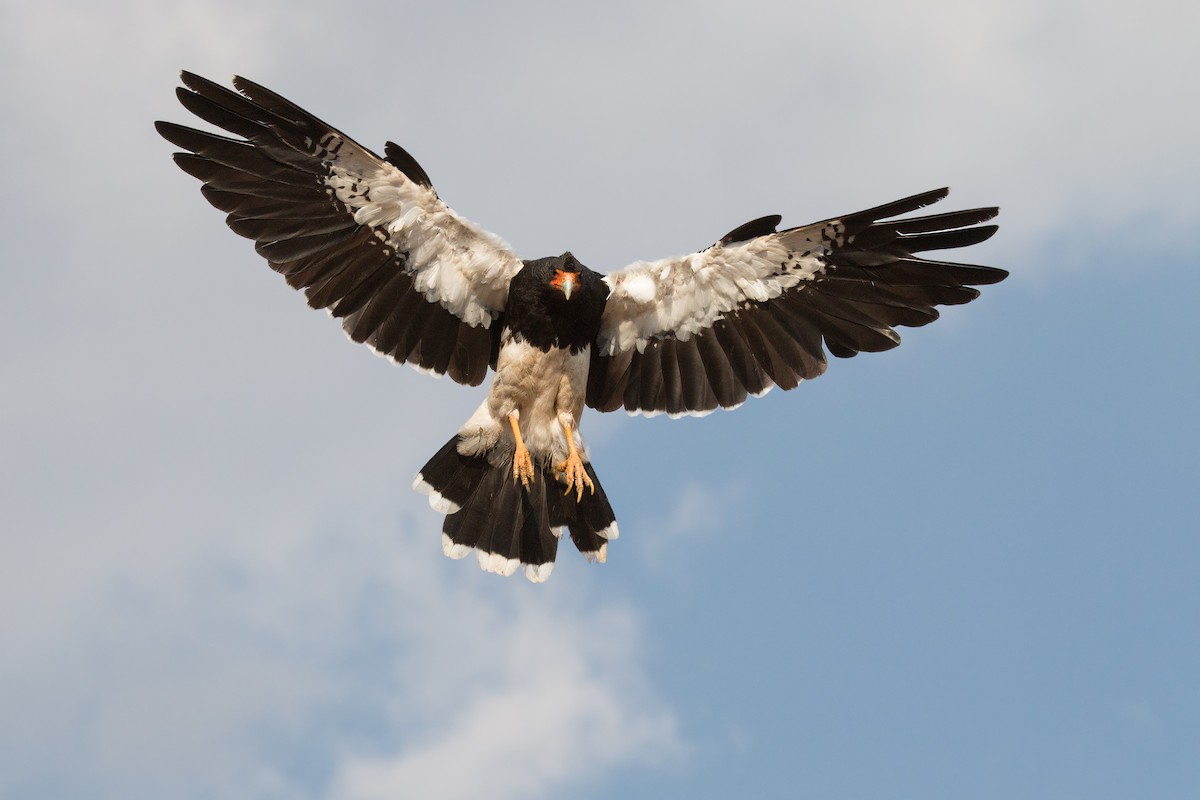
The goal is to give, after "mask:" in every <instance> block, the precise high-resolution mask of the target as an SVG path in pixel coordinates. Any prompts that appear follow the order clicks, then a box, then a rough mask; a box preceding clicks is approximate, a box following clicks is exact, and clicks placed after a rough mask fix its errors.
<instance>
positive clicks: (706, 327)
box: [587, 189, 1008, 416]
mask: <svg viewBox="0 0 1200 800" xmlns="http://www.w3.org/2000/svg"><path fill="white" fill-rule="evenodd" d="M948 193H949V190H948V189H939V190H936V191H932V192H926V193H924V194H919V195H915V196H913V197H909V198H905V199H904V200H897V201H896V202H894V203H888V204H887V205H883V206H879V207H877V208H872V209H868V210H867V211H860V212H859V213H857V214H849V215H846V216H843V217H839V218H836V219H830V220H826V221H825V222H818V223H815V224H812V225H805V226H803V227H799V228H789V229H787V230H783V231H778V232H777V231H776V230H775V226H776V225H778V223H779V219H780V218H779V217H777V216H773V217H763V218H762V219H757V220H754V221H752V222H748V223H746V224H745V225H742V226H741V227H739V228H737V229H735V230H733V231H731V232H730V233H728V234H727V235H726V236H724V237H723V238H722V239H721V240H720V241H719V242H717V243H716V244H714V245H713V246H712V247H710V248H708V249H707V250H705V251H703V252H701V253H695V254H693V255H689V256H683V257H680V258H669V259H663V260H661V261H653V262H638V263H635V264H631V265H629V266H628V267H625V268H624V269H622V270H619V271H618V272H614V273H612V274H610V275H608V276H606V277H605V281H607V282H608V284H609V287H610V289H611V290H612V291H611V294H610V295H609V298H608V305H607V306H605V309H604V317H603V319H602V321H601V324H600V333H599V335H598V336H597V338H596V344H595V346H594V347H593V348H592V364H591V371H590V374H589V377H588V394H587V402H588V405H590V406H592V407H594V408H597V409H599V410H601V411H613V410H615V409H617V408H620V407H622V406H624V407H625V409H626V410H627V411H629V412H631V413H644V414H648V415H652V414H657V413H660V412H664V411H665V412H666V413H667V414H669V415H671V416H681V415H684V414H705V413H708V412H710V411H712V410H713V409H715V408H718V407H721V408H733V407H735V406H738V405H740V404H741V403H742V402H743V401H744V400H745V399H746V396H747V395H759V394H762V393H764V392H766V391H767V390H768V389H770V388H771V387H772V386H775V385H778V386H781V387H783V388H784V389H791V388H794V387H795V386H796V385H797V384H798V383H799V382H800V381H801V380H803V379H805V378H815V377H817V376H818V375H820V374H821V373H822V372H824V371H825V366H826V364H825V352H824V350H823V349H822V345H821V342H822V340H824V343H825V347H826V348H828V350H829V352H830V353H832V354H833V355H835V356H838V357H841V358H848V357H850V356H853V355H856V354H857V353H859V352H861V351H878V350H887V349H889V348H892V347H895V346H896V345H897V344H899V343H900V337H899V336H898V335H897V334H896V332H895V330H893V327H892V326H895V325H908V326H917V325H925V324H926V323H929V322H932V321H933V320H935V319H937V317H938V312H937V309H936V308H934V306H937V305H948V304H956V303H966V302H969V301H971V300H973V299H975V298H976V297H978V296H979V292H978V291H977V290H975V289H973V288H971V286H975V285H982V284H989V283H996V282H997V281H1000V280H1003V279H1004V278H1005V277H1006V276H1007V275H1008V273H1007V272H1005V271H1004V270H1001V269H995V268H992V267H979V266H973V265H970V264H958V263H952V262H947V261H934V260H927V259H924V258H918V257H917V256H915V255H914V253H920V252H924V251H928V250H942V249H946V248H952V247H965V246H968V245H972V244H976V243H978V242H982V241H984V240H985V239H987V238H989V237H990V236H991V235H992V234H993V233H995V232H996V226H995V225H980V224H979V223H981V222H985V221H986V220H989V219H991V218H992V217H994V216H996V214H997V213H998V209H995V208H977V209H971V210H969V211H955V212H951V213H948V214H936V215H932V216H924V217H913V218H909V219H902V220H891V221H885V220H888V218H890V217H896V216H898V215H901V214H907V213H909V212H912V211H915V210H916V209H918V208H921V207H923V206H927V205H929V204H930V203H935V202H937V201H938V200H941V199H942V198H944V197H945V196H946V195H947V194H948Z"/></svg>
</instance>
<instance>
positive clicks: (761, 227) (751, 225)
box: [720, 214, 783, 244]
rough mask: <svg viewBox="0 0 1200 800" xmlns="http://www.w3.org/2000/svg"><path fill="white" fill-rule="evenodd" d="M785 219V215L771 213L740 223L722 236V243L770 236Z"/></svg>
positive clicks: (733, 242)
mask: <svg viewBox="0 0 1200 800" xmlns="http://www.w3.org/2000/svg"><path fill="white" fill-rule="evenodd" d="M781 221H783V217H781V216H779V215H778V214H770V215H768V216H765V217H759V218H758V219H752V220H750V221H749V222H747V223H745V224H743V225H739V226H737V227H736V228H734V229H733V230H731V231H730V232H729V233H727V234H725V235H724V236H722V237H721V241H720V243H721V244H735V243H736V242H745V241H749V240H750V239H757V238H758V237H759V236H768V235H770V234H772V233H775V231H776V229H777V228H778V227H779V223H780V222H781Z"/></svg>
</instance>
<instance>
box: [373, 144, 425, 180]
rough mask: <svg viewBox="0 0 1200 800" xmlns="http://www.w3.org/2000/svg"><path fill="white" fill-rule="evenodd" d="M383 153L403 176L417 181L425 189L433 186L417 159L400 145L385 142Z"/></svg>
mask: <svg viewBox="0 0 1200 800" xmlns="http://www.w3.org/2000/svg"><path fill="white" fill-rule="evenodd" d="M383 155H384V157H385V158H386V159H387V162H388V163H389V164H391V165H392V166H393V167H395V168H396V169H398V170H400V171H401V172H403V173H404V177H406V178H408V179H409V180H410V181H412V182H413V183H419V184H420V185H421V186H424V187H425V188H426V189H432V188H433V181H431V180H430V179H429V175H428V173H426V172H425V170H424V169H422V168H421V165H420V164H418V163H417V160H416V159H415V158H413V157H412V155H410V154H409V152H408V151H407V150H405V149H404V148H403V147H401V146H400V145H398V144H396V143H395V142H387V143H385V144H384V145H383Z"/></svg>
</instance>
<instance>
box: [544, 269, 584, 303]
mask: <svg viewBox="0 0 1200 800" xmlns="http://www.w3.org/2000/svg"><path fill="white" fill-rule="evenodd" d="M578 280H579V273H578V272H564V271H563V270H561V269H556V270H554V280H552V281H550V285H551V286H553V287H554V288H555V289H558V290H559V291H560V292H562V293H563V297H565V298H567V299H568V300H570V299H571V290H572V289H574V288H575V283H576V281H578Z"/></svg>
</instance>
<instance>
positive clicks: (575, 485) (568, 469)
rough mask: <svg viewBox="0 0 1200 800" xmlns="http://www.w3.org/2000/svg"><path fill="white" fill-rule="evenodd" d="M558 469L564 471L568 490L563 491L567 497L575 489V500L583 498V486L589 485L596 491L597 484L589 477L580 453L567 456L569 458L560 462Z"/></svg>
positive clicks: (591, 490)
mask: <svg viewBox="0 0 1200 800" xmlns="http://www.w3.org/2000/svg"><path fill="white" fill-rule="evenodd" d="M556 469H557V470H558V471H559V472H561V473H562V477H563V480H564V481H565V482H566V484H567V490H566V491H565V492H563V496H564V497H566V496H567V495H569V494H570V493H571V490H572V489H574V490H575V502H576V503H578V502H579V501H581V500H583V487H584V486H587V488H588V490H589V491H590V492H591V493H592V494H595V493H596V484H594V483H592V479H591V478H589V477H588V474H587V470H585V469H584V468H583V460H582V459H581V458H580V457H579V454H578V453H575V452H572V453H571V454H570V455H569V456H567V460H566V461H564V462H562V463H561V464H559V465H558V466H557V467H556Z"/></svg>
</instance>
